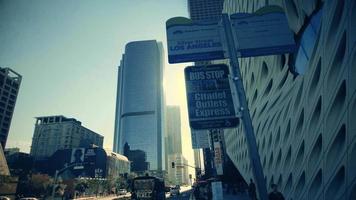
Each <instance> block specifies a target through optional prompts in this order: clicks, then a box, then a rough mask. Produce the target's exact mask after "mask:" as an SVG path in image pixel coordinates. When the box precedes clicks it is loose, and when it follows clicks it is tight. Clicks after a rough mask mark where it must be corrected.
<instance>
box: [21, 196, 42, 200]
mask: <svg viewBox="0 0 356 200" xmlns="http://www.w3.org/2000/svg"><path fill="white" fill-rule="evenodd" d="M20 200H39V199H37V198H35V197H23V198H21V199H20Z"/></svg>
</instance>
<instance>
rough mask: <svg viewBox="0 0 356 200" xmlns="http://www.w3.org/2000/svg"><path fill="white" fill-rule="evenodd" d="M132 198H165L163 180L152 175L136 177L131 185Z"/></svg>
mask: <svg viewBox="0 0 356 200" xmlns="http://www.w3.org/2000/svg"><path fill="white" fill-rule="evenodd" d="M131 199H133V200H141V199H142V200H165V199H166V194H165V186H164V181H163V180H162V179H159V178H157V177H154V176H141V177H136V178H134V179H133V181H132V185H131Z"/></svg>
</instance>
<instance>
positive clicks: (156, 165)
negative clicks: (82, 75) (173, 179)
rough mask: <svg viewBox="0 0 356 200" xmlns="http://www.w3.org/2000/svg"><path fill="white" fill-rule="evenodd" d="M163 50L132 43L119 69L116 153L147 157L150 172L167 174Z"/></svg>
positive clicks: (145, 43) (149, 44) (156, 45)
mask: <svg viewBox="0 0 356 200" xmlns="http://www.w3.org/2000/svg"><path fill="white" fill-rule="evenodd" d="M162 80H163V46H162V43H160V42H157V41H155V40H148V41H136V42H130V43H128V44H127V45H126V47H125V54H124V55H123V56H122V60H121V62H120V66H119V68H118V85H117V100H116V118H115V130H114V131H115V132H114V147H113V149H114V151H115V152H118V153H121V154H123V150H124V145H125V143H128V145H129V146H130V148H131V150H141V151H144V152H145V153H146V155H147V162H149V166H150V169H149V170H164V164H165V161H164V133H163V130H164V123H162V121H163V109H164V108H163V107H164V99H163V83H162Z"/></svg>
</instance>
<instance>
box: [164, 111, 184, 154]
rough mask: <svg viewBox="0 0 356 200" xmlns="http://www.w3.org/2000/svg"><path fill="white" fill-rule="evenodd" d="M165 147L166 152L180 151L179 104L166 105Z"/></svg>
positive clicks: (174, 152)
mask: <svg viewBox="0 0 356 200" xmlns="http://www.w3.org/2000/svg"><path fill="white" fill-rule="evenodd" d="M166 110H167V111H166V123H167V132H166V135H167V144H166V145H167V149H166V154H167V155H170V154H176V153H180V154H181V153H182V133H181V122H180V108H179V106H167V107H166Z"/></svg>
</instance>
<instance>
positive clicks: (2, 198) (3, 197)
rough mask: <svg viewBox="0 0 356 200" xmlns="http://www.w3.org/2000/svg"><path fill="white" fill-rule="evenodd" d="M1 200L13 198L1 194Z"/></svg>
mask: <svg viewBox="0 0 356 200" xmlns="http://www.w3.org/2000/svg"><path fill="white" fill-rule="evenodd" d="M0 200H11V199H10V197H6V196H0Z"/></svg>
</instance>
